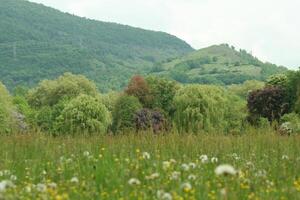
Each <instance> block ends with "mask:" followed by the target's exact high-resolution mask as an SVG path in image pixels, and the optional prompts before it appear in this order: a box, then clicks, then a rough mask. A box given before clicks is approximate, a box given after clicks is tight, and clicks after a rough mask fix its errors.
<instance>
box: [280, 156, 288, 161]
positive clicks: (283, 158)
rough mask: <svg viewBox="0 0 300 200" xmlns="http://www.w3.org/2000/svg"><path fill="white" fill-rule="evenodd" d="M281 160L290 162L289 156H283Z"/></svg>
mask: <svg viewBox="0 0 300 200" xmlns="http://www.w3.org/2000/svg"><path fill="white" fill-rule="evenodd" d="M281 159H282V160H288V159H289V157H288V156H287V155H283V156H282V157H281Z"/></svg>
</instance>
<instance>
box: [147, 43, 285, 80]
mask: <svg viewBox="0 0 300 200" xmlns="http://www.w3.org/2000/svg"><path fill="white" fill-rule="evenodd" d="M285 71H287V69H286V68H284V67H278V66H276V65H274V64H270V63H263V62H261V61H260V60H258V59H257V58H255V57H253V56H252V55H251V54H249V53H247V52H246V51H245V50H239V51H237V50H235V49H234V47H229V45H227V44H222V45H214V46H211V47H207V48H204V49H201V50H198V51H195V52H192V53H190V54H188V55H185V56H182V57H180V58H177V59H173V60H168V61H166V62H162V63H160V64H158V65H156V66H155V67H154V68H153V69H152V73H153V74H158V75H162V76H168V77H170V78H173V79H175V80H177V81H179V82H183V83H205V84H221V85H228V84H238V83H242V82H244V81H246V80H251V79H256V80H265V79H266V78H267V77H268V76H270V75H272V74H277V73H283V72H285Z"/></svg>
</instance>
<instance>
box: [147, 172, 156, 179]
mask: <svg viewBox="0 0 300 200" xmlns="http://www.w3.org/2000/svg"><path fill="white" fill-rule="evenodd" d="M158 177H159V173H153V174H151V175H150V176H146V179H147V180H153V179H156V178H158Z"/></svg>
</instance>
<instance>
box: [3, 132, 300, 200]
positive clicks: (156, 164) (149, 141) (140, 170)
mask: <svg viewBox="0 0 300 200" xmlns="http://www.w3.org/2000/svg"><path fill="white" fill-rule="evenodd" d="M0 143H1V144H0V180H2V181H1V182H0V199H5V200H6V199H7V200H10V199H20V200H21V199H56V200H67V199H109V200H111V199H119V200H121V199H124V200H125V199H158V200H159V199H164V200H169V199H191V200H193V199H300V177H299V172H300V153H299V152H300V145H299V144H300V137H299V136H297V135H294V136H290V137H287V136H279V135H278V134H277V133H275V132H273V131H272V130H269V129H268V130H264V129H253V130H249V131H248V133H247V134H244V135H239V136H234V135H214V134H200V133H199V134H184V135H182V134H177V133H168V134H157V135H154V134H150V133H139V134H134V133H128V134H124V135H122V134H120V135H116V136H113V135H92V136H91V135H86V136H84V135H77V136H76V137H72V136H59V137H53V136H49V135H47V134H41V133H34V134H13V135H9V136H8V135H7V136H6V135H0ZM224 164H227V165H224Z"/></svg>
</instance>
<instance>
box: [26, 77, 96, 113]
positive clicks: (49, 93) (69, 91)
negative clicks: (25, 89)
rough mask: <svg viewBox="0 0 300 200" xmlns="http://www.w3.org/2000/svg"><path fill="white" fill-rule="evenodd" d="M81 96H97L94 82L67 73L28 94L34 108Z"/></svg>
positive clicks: (41, 84)
mask: <svg viewBox="0 0 300 200" xmlns="http://www.w3.org/2000/svg"><path fill="white" fill-rule="evenodd" d="M80 94H87V95H91V96H96V95H97V89H96V86H95V84H94V83H93V82H91V81H89V80H88V79H87V78H85V77H84V76H82V75H73V74H71V73H65V74H64V75H62V76H60V77H59V78H57V79H55V80H44V81H42V82H41V83H40V84H39V85H38V86H37V87H36V88H34V89H31V90H30V91H29V93H28V96H27V98H28V102H29V104H30V105H31V106H33V107H37V108H38V107H42V106H53V105H55V104H57V103H58V102H59V101H60V100H62V99H72V98H74V97H77V96H78V95H80Z"/></svg>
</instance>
